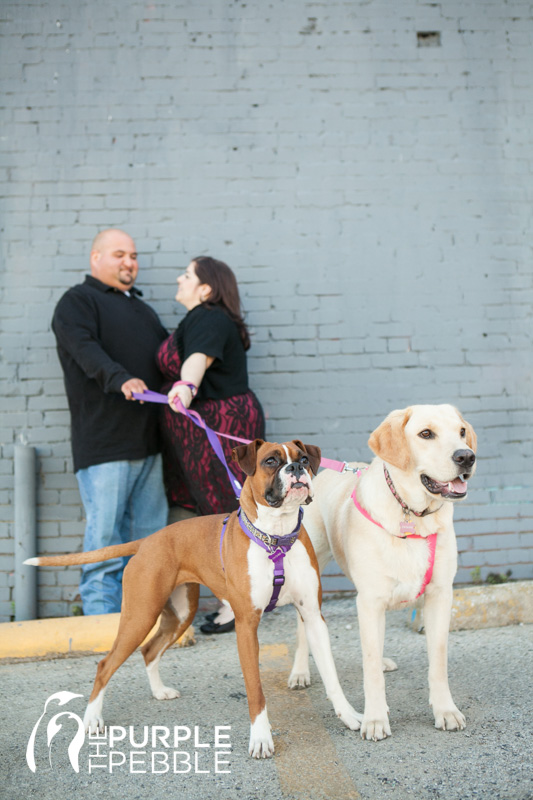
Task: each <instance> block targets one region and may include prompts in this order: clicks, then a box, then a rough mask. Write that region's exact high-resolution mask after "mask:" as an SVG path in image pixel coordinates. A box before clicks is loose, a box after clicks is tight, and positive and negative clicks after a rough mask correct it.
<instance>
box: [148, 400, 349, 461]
mask: <svg viewBox="0 0 533 800" xmlns="http://www.w3.org/2000/svg"><path fill="white" fill-rule="evenodd" d="M132 394H133V397H134V398H135V399H136V400H143V401H144V402H147V403H161V404H162V405H168V397H167V395H166V394H160V393H159V392H151V391H147V392H143V393H142V394H141V393H140V392H133V393H132ZM178 402H179V401H178ZM179 405H180V406H181V408H180V411H181V413H184V414H185V416H187V417H189V419H190V420H191V421H192V422H194V423H195V424H196V425H199V426H200V427H202V428H204V430H205V431H206V433H207V432H208V431H210V432H211V433H214V434H216V435H217V436H223V437H224V438H225V439H231V440H232V441H234V442H241V443H242V444H250V442H251V439H241V438H240V437H239V436H231V435H230V434H229V433H221V431H213V430H212V429H211V428H208V427H207V425H206V424H205V422H204V421H203V420H202V418H201V417H200V415H199V414H198V413H197V412H196V411H190V410H189V409H188V408H185V407H184V406H183V405H182V404H181V403H179ZM210 441H211V439H210ZM320 466H321V467H325V468H326V469H334V470H335V471H336V472H347V471H349V470H350V467H348V465H347V464H346V461H334V460H333V459H331V458H322V460H321V462H320ZM352 471H355V470H352Z"/></svg>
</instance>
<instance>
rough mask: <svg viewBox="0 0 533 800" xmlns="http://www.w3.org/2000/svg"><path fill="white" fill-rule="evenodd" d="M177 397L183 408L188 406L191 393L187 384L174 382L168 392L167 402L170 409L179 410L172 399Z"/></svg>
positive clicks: (191, 396) (190, 400)
mask: <svg viewBox="0 0 533 800" xmlns="http://www.w3.org/2000/svg"><path fill="white" fill-rule="evenodd" d="M176 398H178V400H179V401H180V402H181V404H182V405H183V406H185V408H189V406H190V404H191V403H192V399H193V393H192V390H191V388H190V387H189V386H187V384H186V383H179V384H174V386H173V387H172V389H171V390H170V392H169V393H168V404H169V406H170V408H171V409H172V411H176V412H179V408H178V407H177V406H176V405H174V400H175V399H176Z"/></svg>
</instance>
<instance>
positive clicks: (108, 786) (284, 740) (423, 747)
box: [0, 597, 533, 800]
mask: <svg viewBox="0 0 533 800" xmlns="http://www.w3.org/2000/svg"><path fill="white" fill-rule="evenodd" d="M324 616H325V618H326V621H327V623H328V626H329V628H330V634H331V638H332V644H333V650H334V656H335V660H336V664H337V670H338V673H339V677H340V680H341V684H342V685H343V688H344V690H345V693H346V695H347V697H348V699H349V700H350V702H351V703H352V704H353V705H354V707H355V708H357V709H358V710H360V711H361V710H362V708H363V686H362V671H361V651H360V645H359V640H358V632H357V618H356V613H355V602H354V599H353V598H349V597H348V598H343V599H333V600H328V601H327V602H326V603H325V604H324ZM409 620H410V612H408V611H399V612H391V613H389V615H388V623H387V624H388V627H387V637H386V654H387V655H388V656H389V657H391V658H394V659H395V660H396V661H397V663H398V667H399V669H398V671H397V672H393V673H388V674H387V676H386V682H387V699H388V703H389V706H390V718H391V726H392V731H393V735H392V737H391V738H390V739H387V740H385V741H382V742H378V743H375V742H366V741H365V742H363V741H362V740H361V739H360V737H359V734H358V733H355V732H351V731H349V730H347V729H346V728H344V727H343V725H342V723H341V722H340V721H339V720H338V719H337V718H336V717H335V715H334V713H333V711H332V709H331V705H330V703H329V702H328V701H327V699H326V697H325V693H324V689H323V686H322V684H321V682H320V679H319V677H318V674H317V672H316V669H315V668H314V665H312V679H313V683H312V686H311V687H310V688H309V689H307V690H304V691H297V692H293V691H290V690H289V689H287V687H286V681H287V677H288V674H289V671H290V666H291V658H292V654H293V651H294V629H295V614H294V610H293V609H291V608H283V609H280V610H276V611H274V612H273V613H272V614H269V615H266V616H265V618H264V620H263V621H262V623H261V627H260V642H261V671H262V677H263V683H264V689H265V694H266V696H267V701H268V708H269V715H270V720H271V722H272V726H273V731H274V742H275V746H276V754H275V756H274V757H273V758H272V759H269V760H265V761H255V760H253V759H251V758H250V757H249V756H248V754H247V743H248V734H249V722H248V716H247V704H246V696H245V693H244V685H243V680H242V675H241V671H240V666H239V661H238V656H237V649H236V641H235V634H234V633H230V634H224V635H220V636H210V637H209V636H204V635H202V634H201V633H199V634H198V636H197V638H198V643H197V645H196V646H194V647H190V648H184V649H178V648H173V649H172V650H171V651H170V652H169V653H167V654H166V655H165V657H164V659H163V662H162V667H161V673H162V677H163V679H164V680H165V682H166V683H168V684H169V685H171V686H176V687H177V688H179V689H180V691H181V697H180V698H179V699H176V700H169V701H156V700H154V699H153V698H152V697H151V694H150V692H149V690H148V683H147V680H146V676H145V671H144V667H143V664H142V658H141V656H140V654H139V653H135V654H134V655H133V656H132V657H131V658H130V659H129V661H128V662H126V664H124V665H123V666H122V667H121V669H120V670H119V672H118V673H117V674H116V676H115V677H114V679H113V680H112V682H111V684H110V686H109V689H108V693H107V697H106V702H105V706H104V718H105V720H106V723H107V725H108V726H115V728H114V730H113V731H112V733H113V736H115V737H120V736H121V735H122V734H124V736H125V738H124V739H122V740H117V741H115V742H114V743H113V744H112V746H111V741H110V732H111V731H110V729H108V733H107V737H106V738H105V739H102V740H101V741H100V742H99V743H97V742H94V741H88V740H87V739H86V740H85V742H84V743H83V746H82V748H81V752H80V755H79V772H76V771H74V769H73V768H72V766H71V763H70V761H69V756H68V747H69V744H70V742H71V741H72V739H73V737H74V736H75V734H76V732H77V729H78V723H77V717H76V715H78V716H79V717H82V716H83V711H84V708H85V703H86V701H87V698H88V695H89V694H90V691H91V687H92V682H93V679H94V674H95V670H96V664H97V663H98V661H99V660H100V658H101V656H100V655H95V654H92V655H89V656H76V657H72V656H71V657H67V658H65V657H63V658H57V659H48V660H42V661H31V662H23V663H4V664H3V665H2V666H0V674H1V683H0V686H1V689H0V694H1V697H2V716H3V725H2V732H3V745H2V759H1V764H0V797H2V798H6V800H21V799H22V798H33V797H35V798H39V800H52V798H54V800H56V798H69V800H70V798H72V797H74V796H75V797H76V798H77V800H84V798H87V799H88V800H89V798H90V800H97V799H98V798H108V797H109V796H111V795H112V796H115V797H117V798H120V799H121V800H123V799H124V800H130V798H131V800H135V799H136V798H139V799H140V798H142V799H143V800H144V798H146V797H150V800H159V798H163V797H164V798H165V800H167V798H168V797H169V796H171V797H180V798H184V799H185V800H196V799H198V800H256V798H257V800H259V798H261V800H263V798H267V800H293V798H294V800H296V799H298V800H300V799H301V800H304V799H305V800H355V799H356V798H361V800H405V798H410V797H412V798H415V799H416V800H440V798H442V799H443V800H444V799H445V800H471V799H473V798H490V800H528V799H529V800H530V799H531V798H533V771H532V761H533V759H532V755H533V753H532V748H531V719H532V712H533V708H532V706H533V701H532V692H531V672H532V670H531V668H532V664H533V657H532V656H533V626H532V625H527V624H526V625H524V624H517V625H511V626H507V627H500V628H487V629H484V630H466V631H453V632H452V633H450V658H449V667H450V669H449V672H450V685H451V688H452V692H453V695H454V698H455V701H456V703H457V705H458V706H459V708H460V709H461V710H462V711H463V713H464V714H465V716H466V718H467V728H466V730H465V731H463V732H457V733H446V732H442V731H437V730H435V728H434V727H433V720H432V714H431V710H430V708H429V706H428V692H427V658H426V648H425V640H424V636H423V635H420V634H418V633H416V632H414V631H413V630H412V629H411V628H410V627H409V625H408V624H407V623H408V621H409ZM197 622H201V620H197ZM57 692H71V693H73V694H78V695H83V697H75V698H72V699H70V700H69V702H68V703H65V705H64V707H60V706H59V705H58V704H57V703H53V702H51V703H50V705H49V707H48V708H47V710H46V713H45V714H44V716H43V719H42V721H41V723H40V724H39V726H38V727H37V731H36V737H35V746H34V748H33V750H34V754H35V772H32V771H31V770H30V768H29V767H28V763H27V760H26V749H27V745H28V741H29V739H30V735H31V733H32V730H33V729H34V727H35V726H36V723H37V722H38V720H39V718H40V716H41V714H43V710H44V705H45V702H46V700H47V699H48V698H49V697H50V695H52V694H53V693H57ZM62 711H65V712H68V711H70V712H71V716H70V717H69V716H63V717H62V718H60V719H59V720H56V721H55V722H53V721H52V720H53V717H54V716H55V715H57V714H59V713H61V712H62ZM59 726H62V727H61V728H59ZM156 726H161V727H160V728H157V727H156ZM175 726H181V727H179V728H178V731H177V733H178V736H186V735H187V732H188V730H190V733H191V736H190V738H189V739H184V740H182V741H180V742H177V743H176V744H175V743H174V742H173V740H172V739H173V732H174V727H175ZM224 726H227V727H224ZM130 727H131V734H132V739H133V743H132V742H131V741H130V739H129V736H130ZM195 727H196V731H195ZM217 727H218V729H219V730H218V735H219V737H220V738H219V743H220V744H224V743H228V742H229V743H230V745H231V750H230V752H226V748H225V747H220V748H218V750H219V755H218V761H217V759H216V757H215V751H216V750H217V748H215V747H214V745H215V736H216V731H215V728H217ZM165 729H168V730H169V734H170V735H169V737H168V738H167V739H165V733H166V730H165ZM47 730H48V733H49V734H50V736H51V737H52V739H51V749H50V752H49V751H48V747H47ZM56 730H57V731H58V732H57V734H56V735H55V736H53V734H54V732H55V731H56ZM145 734H146V735H147V736H148V740H147V741H146V742H145V741H144V737H145ZM152 736H155V737H156V740H155V741H154V742H152V741H151V737H152ZM161 736H162V737H163V739H161V738H158V737H161ZM223 736H227V737H229V738H228V739H223V738H222V737H223ZM195 737H196V738H195ZM202 745H210V746H209V747H206V746H202ZM31 749H32V748H30V750H31ZM111 751H112V752H111ZM98 756H100V758H98ZM174 759H175V762H174ZM110 761H111V763H110ZM121 762H123V763H121ZM174 764H175V766H174ZM217 764H218V767H217ZM217 768H218V770H219V771H218V772H217V771H216V769H217Z"/></svg>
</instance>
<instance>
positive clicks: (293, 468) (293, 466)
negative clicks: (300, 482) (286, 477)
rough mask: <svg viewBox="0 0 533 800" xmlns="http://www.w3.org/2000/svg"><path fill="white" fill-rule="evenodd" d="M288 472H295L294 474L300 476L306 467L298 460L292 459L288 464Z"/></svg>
mask: <svg viewBox="0 0 533 800" xmlns="http://www.w3.org/2000/svg"><path fill="white" fill-rule="evenodd" d="M287 472H288V473H289V474H293V473H294V475H296V476H298V475H301V474H302V472H305V469H304V467H302V465H301V464H299V463H298V462H297V461H291V463H290V464H287Z"/></svg>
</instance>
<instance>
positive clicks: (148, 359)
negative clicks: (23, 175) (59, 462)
mask: <svg viewBox="0 0 533 800" xmlns="http://www.w3.org/2000/svg"><path fill="white" fill-rule="evenodd" d="M90 264H91V274H90V275H87V276H86V278H85V283H82V284H79V285H77V286H74V287H73V288H72V289H69V290H68V291H67V292H66V294H64V295H63V297H62V298H61V300H60V301H59V303H58V304H57V306H56V309H55V312H54V317H53V320H52V329H53V331H54V333H55V335H56V339H57V350H58V355H59V360H60V362H61V366H62V368H63V373H64V378H65V388H66V392H67V398H68V403H69V408H70V414H71V426H72V453H73V458H74V471H75V473H76V478H77V480H78V485H79V488H80V494H81V499H82V502H83V505H84V507H85V516H86V520H87V524H86V530H85V539H84V549H85V550H94V549H95V548H99V547H105V546H107V545H110V544H120V543H121V542H127V541H131V540H132V539H140V538H141V537H144V536H148V535H149V534H151V533H153V532H154V531H156V530H158V529H159V528H162V527H164V526H165V525H166V524H167V514H168V506H167V501H166V497H165V491H164V488H163V478H162V465H161V453H160V445H159V435H158V421H157V407H154V406H152V405H151V404H140V403H136V402H131V403H129V402H126V401H128V400H133V397H132V393H133V392H143V391H144V390H145V389H148V388H149V389H152V390H155V391H157V390H158V389H159V387H160V384H161V375H160V373H159V370H158V369H157V366H156V363H155V353H156V350H157V348H158V346H159V344H160V343H161V342H162V341H163V339H165V338H166V336H167V331H166V330H165V328H164V327H163V326H162V325H161V322H160V321H159V318H158V316H157V314H156V313H155V311H153V309H151V308H150V306H148V305H147V304H146V303H143V301H142V300H140V299H139V296H140V295H141V294H142V293H141V292H140V291H138V290H137V289H135V287H134V283H135V280H136V278H137V273H138V270H139V267H138V264H137V252H136V249H135V244H134V242H133V240H132V239H131V237H130V236H128V234H126V233H124V232H123V231H120V230H114V229H110V230H105V231H102V232H101V233H99V234H98V235H97V236H96V238H95V240H94V242H93V245H92V250H91V257H90ZM126 560H127V559H115V560H113V561H112V562H111V561H108V562H103V563H100V564H88V565H85V566H83V567H82V579H81V583H80V593H81V598H82V602H83V611H84V614H110V613H112V612H116V611H120V605H121V597H122V572H123V569H124V566H125V562H126Z"/></svg>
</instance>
